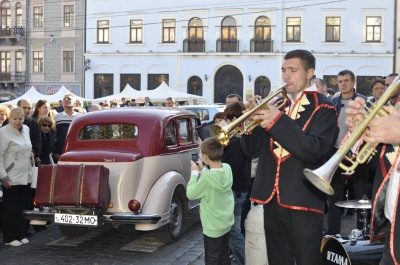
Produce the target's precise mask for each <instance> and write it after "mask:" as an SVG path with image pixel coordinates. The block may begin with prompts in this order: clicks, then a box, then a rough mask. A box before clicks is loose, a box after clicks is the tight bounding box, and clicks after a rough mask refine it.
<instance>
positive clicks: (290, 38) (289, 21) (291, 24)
mask: <svg viewBox="0 0 400 265" xmlns="http://www.w3.org/2000/svg"><path fill="white" fill-rule="evenodd" d="M300 36H301V18H299V17H287V18H286V41H287V42H299V41H300Z"/></svg>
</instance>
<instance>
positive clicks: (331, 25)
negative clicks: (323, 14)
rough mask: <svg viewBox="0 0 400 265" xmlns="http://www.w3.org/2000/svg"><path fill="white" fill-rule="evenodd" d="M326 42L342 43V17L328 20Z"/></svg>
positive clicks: (328, 18)
mask: <svg viewBox="0 0 400 265" xmlns="http://www.w3.org/2000/svg"><path fill="white" fill-rule="evenodd" d="M325 41H326V42H339V41H340V17H327V18H326V32H325Z"/></svg>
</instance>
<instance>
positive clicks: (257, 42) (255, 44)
mask: <svg viewBox="0 0 400 265" xmlns="http://www.w3.org/2000/svg"><path fill="white" fill-rule="evenodd" d="M273 44H274V41H273V40H264V39H252V40H251V41H250V51H251V52H273V50H274V45H273Z"/></svg>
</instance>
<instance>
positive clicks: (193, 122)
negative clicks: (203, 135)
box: [192, 119, 199, 143]
mask: <svg viewBox="0 0 400 265" xmlns="http://www.w3.org/2000/svg"><path fill="white" fill-rule="evenodd" d="M192 128H193V132H192V133H193V139H194V142H195V143H198V142H199V135H198V133H197V130H196V128H197V122H196V120H195V119H192Z"/></svg>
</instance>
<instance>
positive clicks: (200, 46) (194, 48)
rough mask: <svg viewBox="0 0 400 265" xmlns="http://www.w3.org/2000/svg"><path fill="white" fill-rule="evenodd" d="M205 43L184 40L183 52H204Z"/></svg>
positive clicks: (198, 40)
mask: <svg viewBox="0 0 400 265" xmlns="http://www.w3.org/2000/svg"><path fill="white" fill-rule="evenodd" d="M205 47H206V41H205V40H201V39H185V40H184V41H183V52H204V51H205Z"/></svg>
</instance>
